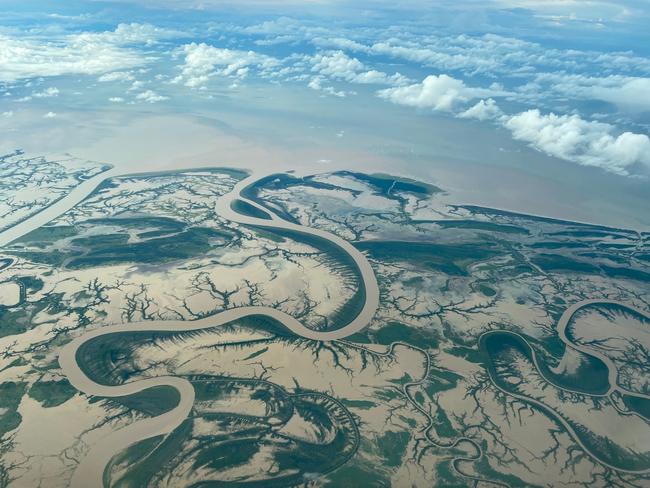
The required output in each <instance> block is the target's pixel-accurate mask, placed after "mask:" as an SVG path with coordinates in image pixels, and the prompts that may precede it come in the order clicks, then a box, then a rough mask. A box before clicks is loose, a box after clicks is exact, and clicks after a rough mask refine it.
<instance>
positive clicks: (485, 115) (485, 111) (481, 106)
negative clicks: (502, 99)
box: [458, 98, 503, 120]
mask: <svg viewBox="0 0 650 488" xmlns="http://www.w3.org/2000/svg"><path fill="white" fill-rule="evenodd" d="M502 115H503V112H502V111H501V109H500V108H499V106H498V105H497V102H495V101H494V99H493V98H488V99H487V100H479V101H478V103H477V104H476V105H474V106H472V107H470V108H468V109H467V110H465V111H464V112H461V113H460V114H458V116H459V117H460V118H461V119H478V120H492V119H497V118H499V117H501V116H502Z"/></svg>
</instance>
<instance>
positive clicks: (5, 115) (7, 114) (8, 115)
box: [2, 110, 14, 118]
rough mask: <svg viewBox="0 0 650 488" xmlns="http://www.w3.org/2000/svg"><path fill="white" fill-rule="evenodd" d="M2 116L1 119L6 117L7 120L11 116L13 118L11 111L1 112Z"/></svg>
mask: <svg viewBox="0 0 650 488" xmlns="http://www.w3.org/2000/svg"><path fill="white" fill-rule="evenodd" d="M2 116H3V117H7V118H9V117H13V116H14V112H13V110H8V111H6V112H2Z"/></svg>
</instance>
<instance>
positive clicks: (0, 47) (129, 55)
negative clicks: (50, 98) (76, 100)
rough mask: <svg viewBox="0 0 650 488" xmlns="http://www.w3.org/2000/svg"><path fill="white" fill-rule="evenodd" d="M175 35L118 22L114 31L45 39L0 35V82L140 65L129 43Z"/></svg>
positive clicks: (141, 60)
mask: <svg viewBox="0 0 650 488" xmlns="http://www.w3.org/2000/svg"><path fill="white" fill-rule="evenodd" d="M176 35H179V33H177V32H175V31H168V30H165V29H160V28H158V27H154V26H151V25H148V24H120V25H118V26H117V28H116V29H115V30H114V31H107V32H83V33H79V34H73V35H66V36H63V37H61V38H60V39H52V40H49V41H43V40H42V39H40V38H28V37H23V38H15V37H9V36H6V35H0V81H4V82H14V81H17V80H20V79H26V78H34V77H39V76H43V77H45V76H60V75H65V74H90V75H92V74H103V73H108V72H111V71H117V70H123V69H130V68H134V67H137V66H142V65H144V64H146V63H147V62H148V61H149V59H148V58H147V57H146V56H145V55H143V54H142V53H141V52H139V51H138V50H137V49H135V48H133V46H140V45H143V44H144V45H147V44H151V43H153V42H155V41H156V40H157V39H161V38H166V37H174V36H176Z"/></svg>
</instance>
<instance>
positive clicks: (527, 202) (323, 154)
mask: <svg viewBox="0 0 650 488" xmlns="http://www.w3.org/2000/svg"><path fill="white" fill-rule="evenodd" d="M2 6H3V8H2V12H0V153H8V152H11V151H13V150H15V149H18V148H20V149H24V150H26V151H28V152H29V153H36V154H64V153H69V154H72V155H73V156H78V157H82V158H89V159H95V160H99V161H102V162H109V163H113V164H115V165H117V166H118V167H119V168H122V167H123V168H124V169H125V171H126V170H129V171H134V170H142V171H145V170H151V169H156V168H161V169H168V168H171V167H189V166H192V165H216V164H228V165H234V166H242V167H248V168H251V169H253V170H255V171H273V170H280V169H281V170H289V169H295V170H297V171H299V172H310V171H330V170H335V169H340V168H345V169H358V170H364V171H389V172H393V173H397V174H403V175H408V176H415V177H418V178H421V179H425V180H427V181H431V182H433V183H435V184H438V185H439V186H442V187H443V188H445V189H447V190H449V192H450V195H451V196H452V198H454V199H456V200H457V202H458V203H472V204H479V205H486V206H493V207H497V208H505V209H509V210H515V211H521V212H527V213H532V214H540V215H548V216H552V217H558V218H567V219H574V220H579V221H586V222H594V223H599V224H606V225H612V226H617V227H631V228H635V229H639V230H648V229H650V212H649V211H648V209H650V183H649V178H650V138H649V137H648V134H650V42H649V41H650V33H648V32H647V31H648V29H647V25H650V4H649V2H647V1H640V0H636V1H633V0H630V1H622V2H613V1H590V0H581V1H577V0H576V1H572V0H545V1H525V0H492V1H485V0H484V1H480V2H479V1H474V0H469V1H454V2H451V1H447V0H441V1H428V0H427V1H416V0H406V1H399V0H397V1H395V0H394V1H390V2H389V1H383V0H376V1H354V2H352V1H344V0H312V1H304V0H303V1H280V0H267V1H264V0H257V1H248V0H243V1H238V2H228V1H220V0H200V1H199V0H197V1H191V0H190V1H176V0H158V1H155V2H154V1H149V0H140V1H127V0H124V1H113V2H104V1H83V2H82V1H74V0H73V1H66V2H54V3H53V2H32V1H20V2H13V1H3V2H2Z"/></svg>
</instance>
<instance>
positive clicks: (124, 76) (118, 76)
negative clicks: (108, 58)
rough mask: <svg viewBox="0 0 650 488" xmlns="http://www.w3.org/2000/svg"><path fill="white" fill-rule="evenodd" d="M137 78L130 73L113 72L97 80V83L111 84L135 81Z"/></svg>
mask: <svg viewBox="0 0 650 488" xmlns="http://www.w3.org/2000/svg"><path fill="white" fill-rule="evenodd" d="M134 79H135V77H134V76H133V74H132V73H129V72H128V71H112V72H111V73H106V74H104V75H101V76H100V77H99V78H97V81H101V82H102V83H104V82H110V81H133V80H134Z"/></svg>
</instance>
